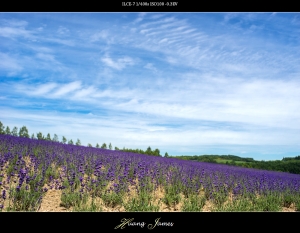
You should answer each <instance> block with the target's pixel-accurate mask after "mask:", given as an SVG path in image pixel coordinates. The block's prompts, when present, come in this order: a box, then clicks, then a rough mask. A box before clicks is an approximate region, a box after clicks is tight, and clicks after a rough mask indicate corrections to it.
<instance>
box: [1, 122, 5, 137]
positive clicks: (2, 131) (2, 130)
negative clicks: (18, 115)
mask: <svg viewBox="0 0 300 233" xmlns="http://www.w3.org/2000/svg"><path fill="white" fill-rule="evenodd" d="M4 128H5V127H4V125H3V123H2V122H1V121H0V134H5V130H4Z"/></svg>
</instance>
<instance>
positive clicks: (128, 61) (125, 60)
mask: <svg viewBox="0 0 300 233" xmlns="http://www.w3.org/2000/svg"><path fill="white" fill-rule="evenodd" d="M101 61H102V62H103V63H104V64H105V65H107V66H109V67H111V68H113V69H116V70H123V69H124V68H125V67H127V66H131V65H134V64H135V62H134V60H133V59H132V58H130V57H128V56H125V57H122V58H118V59H116V60H113V59H112V58H110V57H108V56H106V57H103V58H102V59H101Z"/></svg>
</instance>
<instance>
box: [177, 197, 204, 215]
mask: <svg viewBox="0 0 300 233" xmlns="http://www.w3.org/2000/svg"><path fill="white" fill-rule="evenodd" d="M205 201H206V198H205V197H203V196H202V197H200V196H198V195H191V196H190V197H189V198H188V199H185V200H184V201H183V206H182V211H184V212H199V211H202V209H203V206H204V205H205Z"/></svg>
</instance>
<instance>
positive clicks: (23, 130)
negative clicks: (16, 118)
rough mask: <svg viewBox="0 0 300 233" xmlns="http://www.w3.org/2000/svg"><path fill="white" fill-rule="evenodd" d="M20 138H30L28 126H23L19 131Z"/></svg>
mask: <svg viewBox="0 0 300 233" xmlns="http://www.w3.org/2000/svg"><path fill="white" fill-rule="evenodd" d="M19 136H20V137H25V138H29V134H28V129H27V128H26V126H22V128H21V129H20V131H19Z"/></svg>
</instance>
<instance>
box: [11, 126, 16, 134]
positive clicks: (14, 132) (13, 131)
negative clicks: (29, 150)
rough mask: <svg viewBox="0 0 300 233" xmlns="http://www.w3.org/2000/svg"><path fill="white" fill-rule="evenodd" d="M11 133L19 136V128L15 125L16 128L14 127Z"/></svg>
mask: <svg viewBox="0 0 300 233" xmlns="http://www.w3.org/2000/svg"><path fill="white" fill-rule="evenodd" d="M11 135H13V136H18V128H17V127H16V126H15V127H14V128H13V130H12V131H11Z"/></svg>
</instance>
